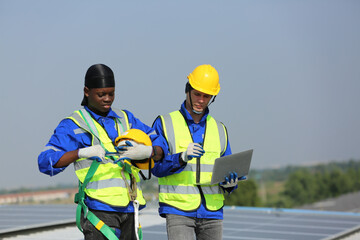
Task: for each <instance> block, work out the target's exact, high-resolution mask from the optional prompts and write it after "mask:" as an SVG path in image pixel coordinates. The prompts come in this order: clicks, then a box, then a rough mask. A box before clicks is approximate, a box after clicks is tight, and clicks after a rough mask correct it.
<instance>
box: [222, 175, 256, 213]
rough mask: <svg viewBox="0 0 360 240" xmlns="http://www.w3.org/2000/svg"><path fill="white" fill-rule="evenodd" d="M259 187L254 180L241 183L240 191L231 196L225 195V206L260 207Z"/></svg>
mask: <svg viewBox="0 0 360 240" xmlns="http://www.w3.org/2000/svg"><path fill="white" fill-rule="evenodd" d="M260 204H261V203H260V198H259V196H258V187H257V185H256V183H255V181H254V180H252V179H248V180H246V181H240V182H239V184H238V189H236V190H235V191H233V192H232V193H231V194H229V195H228V194H225V205H228V206H248V207H255V206H260Z"/></svg>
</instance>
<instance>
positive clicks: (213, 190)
mask: <svg viewBox="0 0 360 240" xmlns="http://www.w3.org/2000/svg"><path fill="white" fill-rule="evenodd" d="M160 117H161V120H162V125H163V129H164V134H165V138H166V140H167V142H168V145H169V151H170V154H175V153H180V152H184V151H186V150H187V147H188V145H189V143H191V142H193V140H192V137H191V134H190V131H189V128H188V126H187V123H186V121H185V119H184V117H183V116H182V114H181V113H180V112H179V111H175V112H172V113H170V114H167V115H164V116H160ZM226 146H227V134H226V129H225V127H224V125H223V124H222V123H221V122H218V121H216V120H215V119H214V118H212V117H211V116H210V115H208V117H207V119H206V130H205V137H204V144H203V148H204V150H205V154H204V155H203V156H202V157H201V158H200V163H201V164H200V170H201V172H200V184H201V189H202V192H203V194H204V197H205V200H206V208H207V209H208V210H211V211H217V210H219V209H220V208H222V207H223V200H224V196H223V194H222V192H221V189H220V187H219V185H218V184H215V185H208V184H209V183H210V181H211V176H212V169H213V164H214V161H215V159H216V158H218V157H220V155H221V154H222V153H223V152H225V150H226ZM158 180H159V189H160V191H159V201H160V202H162V203H166V204H168V205H171V206H173V207H176V208H178V209H181V210H183V211H192V210H195V209H197V208H198V207H199V206H200V204H201V196H200V190H199V188H198V186H197V185H195V183H196V159H192V160H190V161H188V163H187V165H186V166H185V168H184V169H183V171H181V172H180V173H175V174H172V175H169V176H166V177H162V178H158Z"/></svg>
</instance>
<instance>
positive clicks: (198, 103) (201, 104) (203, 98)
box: [186, 89, 212, 113]
mask: <svg viewBox="0 0 360 240" xmlns="http://www.w3.org/2000/svg"><path fill="white" fill-rule="evenodd" d="M211 97H212V95H209V94H206V93H203V92H200V91H198V90H195V89H192V90H190V91H188V92H187V94H186V109H187V110H188V111H189V112H190V113H191V112H192V110H195V111H196V112H200V113H203V112H204V110H205V109H206V107H207V106H208V104H209V102H210V100H211ZM190 98H191V100H190ZM191 103H192V106H191Z"/></svg>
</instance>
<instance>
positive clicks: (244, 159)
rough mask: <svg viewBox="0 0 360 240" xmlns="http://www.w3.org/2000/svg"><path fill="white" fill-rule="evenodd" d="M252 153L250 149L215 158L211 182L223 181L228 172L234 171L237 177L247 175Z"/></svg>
mask: <svg viewBox="0 0 360 240" xmlns="http://www.w3.org/2000/svg"><path fill="white" fill-rule="evenodd" d="M252 154H253V149H250V150H247V151H243V152H239V153H234V154H231V155H227V156H224V157H220V158H217V159H215V163H214V168H213V173H212V178H211V184H216V183H220V182H223V181H224V180H225V177H226V176H229V173H230V172H236V173H237V175H238V177H242V176H246V175H248V174H249V170H250V163H251V158H252Z"/></svg>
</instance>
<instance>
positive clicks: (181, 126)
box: [152, 65, 245, 240]
mask: <svg viewBox="0 0 360 240" xmlns="http://www.w3.org/2000/svg"><path fill="white" fill-rule="evenodd" d="M187 78H188V82H187V83H186V87H185V93H186V99H185V101H184V102H183V103H182V105H181V108H180V110H178V111H174V112H171V113H169V114H166V115H161V116H158V117H157V118H156V120H155V121H154V124H153V128H154V129H155V130H156V132H157V133H158V134H160V135H162V136H164V138H165V139H166V141H167V146H166V147H167V149H168V152H169V154H168V155H166V156H165V157H164V158H163V159H162V160H160V161H158V162H155V166H154V168H153V170H152V173H153V174H154V175H155V176H157V177H158V181H159V189H160V191H159V205H160V207H159V213H160V215H161V216H162V217H165V218H166V227H167V234H168V239H170V240H175V239H184V240H185V239H186V240H189V239H194V236H196V239H206V240H215V239H216V240H220V239H222V219H223V206H224V196H223V193H224V191H223V190H225V191H227V192H231V191H232V190H234V189H235V188H236V187H237V183H238V176H237V174H236V173H235V172H233V173H230V174H229V176H227V177H226V178H225V179H224V182H222V183H221V184H215V185H209V182H210V178H211V172H212V168H213V164H214V161H215V159H216V158H218V157H220V156H226V155H230V154H231V148H230V143H229V139H228V136H227V130H226V127H225V125H224V124H223V123H221V122H219V121H217V120H215V119H214V118H213V117H212V116H210V114H209V108H208V106H209V105H210V104H211V103H212V102H213V101H214V100H215V97H216V95H217V94H218V93H219V91H220V84H219V75H218V72H217V71H216V69H215V68H214V67H212V66H211V65H200V66H198V67H196V68H195V69H194V70H193V72H192V73H190V74H189V75H188V77H187ZM239 177H240V176H239ZM241 177H242V178H240V179H244V178H245V177H243V176H241Z"/></svg>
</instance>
